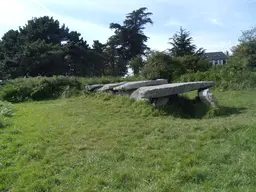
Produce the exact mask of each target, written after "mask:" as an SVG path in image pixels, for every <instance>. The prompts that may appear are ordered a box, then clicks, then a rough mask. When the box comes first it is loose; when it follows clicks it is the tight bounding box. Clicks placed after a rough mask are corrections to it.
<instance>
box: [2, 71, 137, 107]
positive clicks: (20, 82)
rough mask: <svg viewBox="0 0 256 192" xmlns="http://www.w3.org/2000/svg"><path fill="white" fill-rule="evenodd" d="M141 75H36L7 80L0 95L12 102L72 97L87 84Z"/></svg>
mask: <svg viewBox="0 0 256 192" xmlns="http://www.w3.org/2000/svg"><path fill="white" fill-rule="evenodd" d="M138 79H141V77H128V78H120V77H102V78H82V77H65V76H55V77H35V78H18V79H14V80H9V81H6V82H5V84H4V85H3V86H2V87H1V90H0V91H1V93H0V97H1V99H2V100H6V101H9V102H12V103H18V102H23V101H29V100H34V101H39V100H47V99H56V98H59V97H61V98H63V97H71V96H74V95H78V94H80V93H82V92H83V90H84V87H85V85H89V84H106V83H114V82H121V81H135V80H138Z"/></svg>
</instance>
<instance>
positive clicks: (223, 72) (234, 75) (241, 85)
mask: <svg viewBox="0 0 256 192" xmlns="http://www.w3.org/2000/svg"><path fill="white" fill-rule="evenodd" d="M175 81H176V82H189V81H214V82H216V84H217V87H219V88H220V89H221V90H228V89H236V90H241V89H255V88H256V73H255V72H252V71H249V70H247V69H239V68H237V67H233V66H230V65H228V66H226V67H222V68H216V69H211V70H209V71H206V72H196V73H190V74H185V75H182V76H181V77H179V78H177V79H176V80H175Z"/></svg>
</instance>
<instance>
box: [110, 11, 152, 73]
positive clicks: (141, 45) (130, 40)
mask: <svg viewBox="0 0 256 192" xmlns="http://www.w3.org/2000/svg"><path fill="white" fill-rule="evenodd" d="M146 11H147V8H146V7H142V8H140V9H137V10H134V11H132V12H131V13H128V14H127V16H126V19H125V20H124V22H123V25H120V24H118V23H111V24H110V28H111V29H114V30H115V34H114V35H113V36H112V37H111V41H112V42H114V43H115V44H116V47H117V52H118V54H119V55H120V57H122V59H123V60H125V61H127V62H126V64H127V63H128V62H129V61H130V60H131V59H132V58H133V57H136V56H137V55H145V51H147V50H149V47H147V45H146V42H147V40H148V37H147V36H146V35H145V34H144V32H143V30H144V29H145V25H146V24H153V21H152V20H151V18H150V16H151V15H152V13H151V12H146ZM124 63H125V62H124ZM134 70H136V69H134Z"/></svg>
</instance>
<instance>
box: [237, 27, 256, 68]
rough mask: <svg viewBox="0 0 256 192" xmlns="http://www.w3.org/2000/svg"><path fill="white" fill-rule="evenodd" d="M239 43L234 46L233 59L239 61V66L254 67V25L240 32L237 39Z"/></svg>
mask: <svg viewBox="0 0 256 192" xmlns="http://www.w3.org/2000/svg"><path fill="white" fill-rule="evenodd" d="M238 41H239V44H238V45H237V46H234V47H233V49H232V51H233V56H232V57H233V59H234V60H236V61H240V62H239V64H237V65H240V66H241V67H244V68H248V69H250V70H251V69H255V68H256V27H254V28H252V29H250V30H246V31H243V32H242V35H241V37H240V38H239V39H238Z"/></svg>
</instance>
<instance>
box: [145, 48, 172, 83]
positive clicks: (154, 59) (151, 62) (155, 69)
mask: <svg viewBox="0 0 256 192" xmlns="http://www.w3.org/2000/svg"><path fill="white" fill-rule="evenodd" d="M173 62H174V61H173V59H172V57H171V56H170V55H168V54H166V53H163V52H158V51H156V52H152V53H151V55H150V56H149V57H148V59H147V61H146V64H145V66H144V68H143V71H142V75H143V76H144V77H145V78H147V79H159V78H164V79H168V80H171V79H172V68H173V67H172V65H173Z"/></svg>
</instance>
